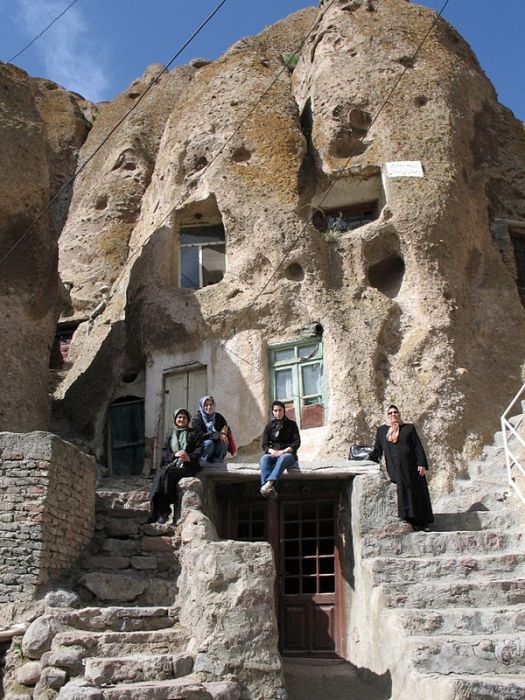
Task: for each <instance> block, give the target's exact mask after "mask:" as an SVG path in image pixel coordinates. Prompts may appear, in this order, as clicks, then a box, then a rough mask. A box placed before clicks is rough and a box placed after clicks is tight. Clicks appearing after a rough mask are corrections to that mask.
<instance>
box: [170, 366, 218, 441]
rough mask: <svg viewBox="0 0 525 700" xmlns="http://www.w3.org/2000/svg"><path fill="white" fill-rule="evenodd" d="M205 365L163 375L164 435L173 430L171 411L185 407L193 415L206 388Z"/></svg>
mask: <svg viewBox="0 0 525 700" xmlns="http://www.w3.org/2000/svg"><path fill="white" fill-rule="evenodd" d="M207 387H208V382H207V372H206V367H195V368H194V369H190V370H183V371H180V372H172V373H170V374H166V375H165V376H164V435H165V436H166V435H169V434H170V433H171V431H172V430H173V413H174V412H175V411H176V410H177V409H178V408H187V409H188V411H189V412H190V413H191V414H192V415H193V414H194V413H195V411H196V410H197V406H198V403H199V399H200V398H201V397H202V396H205V395H206V393H207V391H208V389H207Z"/></svg>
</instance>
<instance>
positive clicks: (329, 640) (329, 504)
mask: <svg viewBox="0 0 525 700" xmlns="http://www.w3.org/2000/svg"><path fill="white" fill-rule="evenodd" d="M294 486H295V485H292V484H290V483H286V487H287V493H286V494H285V493H282V497H281V495H280V496H279V498H278V499H277V500H275V501H271V500H264V499H262V498H261V497H260V496H258V495H256V494H255V492H253V491H251V490H249V489H248V487H247V485H246V486H244V487H243V488H241V489H240V490H242V491H243V493H242V494H241V493H237V494H234V492H233V491H229V493H228V495H226V493H225V494H224V496H225V497H226V498H224V496H223V498H224V501H226V504H227V506H226V512H225V516H226V520H225V522H226V526H225V531H224V534H225V535H226V537H231V538H234V539H239V540H247V541H252V542H253V541H257V540H259V541H260V540H266V541H268V542H270V543H271V544H272V546H273V550H274V554H275V564H276V569H277V581H276V605H277V615H278V620H279V641H280V650H281V653H282V654H283V655H285V656H312V657H334V656H338V655H340V652H341V637H342V628H343V620H342V606H341V605H340V604H339V600H340V599H341V597H342V596H341V582H342V581H341V579H342V577H341V570H340V549H339V538H338V536H337V504H338V499H339V496H338V494H337V493H334V492H333V491H331V492H325V493H323V489H319V487H318V485H317V484H316V485H315V487H313V488H312V491H314V489H315V491H318V492H319V491H320V492H319V493H316V494H315V495H312V493H311V492H310V493H305V492H304V491H303V490H302V489H301V492H300V493H298V492H297V491H296V492H294V488H293V487H294ZM283 490H284V489H283ZM307 490H308V489H307ZM228 496H229V498H228ZM224 501H223V502H224Z"/></svg>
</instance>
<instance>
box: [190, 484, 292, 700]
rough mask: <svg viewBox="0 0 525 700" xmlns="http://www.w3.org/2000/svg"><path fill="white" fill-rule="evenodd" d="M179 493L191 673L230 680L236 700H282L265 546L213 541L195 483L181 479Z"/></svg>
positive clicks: (271, 569) (268, 548) (268, 554)
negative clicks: (192, 663)
mask: <svg viewBox="0 0 525 700" xmlns="http://www.w3.org/2000/svg"><path fill="white" fill-rule="evenodd" d="M181 487H182V488H183V490H184V494H183V498H182V512H181V518H182V532H181V537H182V549H181V575H180V577H179V602H180V621H181V622H182V624H183V625H185V626H186V627H187V629H188V630H190V631H191V634H192V639H191V641H190V644H189V646H188V649H189V650H190V651H192V652H194V653H195V671H198V672H200V673H202V674H204V675H205V677H206V679H207V680H237V681H238V682H239V683H240V685H241V688H242V695H241V697H242V698H243V699H244V698H246V699H247V698H249V699H250V700H273V699H274V698H279V697H281V696H284V690H283V689H284V679H283V675H282V669H281V659H280V656H279V653H278V650H277V641H278V631H277V620H276V617H275V601H274V595H273V590H274V580H275V567H274V563H273V555H272V550H271V546H270V545H269V544H268V543H267V542H234V541H232V540H219V538H218V536H217V532H216V530H215V527H214V526H213V524H212V522H211V520H210V519H209V518H208V517H207V516H206V515H204V513H203V512H202V509H201V508H202V483H201V482H200V480H199V479H184V480H183V481H182V482H181Z"/></svg>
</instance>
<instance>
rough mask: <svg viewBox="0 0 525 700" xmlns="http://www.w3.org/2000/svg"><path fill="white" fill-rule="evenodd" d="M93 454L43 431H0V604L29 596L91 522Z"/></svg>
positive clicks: (76, 550)
mask: <svg viewBox="0 0 525 700" xmlns="http://www.w3.org/2000/svg"><path fill="white" fill-rule="evenodd" d="M95 480H96V468H95V461H94V459H93V458H92V457H88V455H86V454H84V453H83V452H80V450H78V449H77V448H76V447H74V446H73V445H71V444H69V443H67V442H63V441H62V440H61V439H60V438H58V437H57V436H56V435H52V434H51V433H46V432H33V433H0V604H1V603H8V602H16V601H23V600H31V599H33V598H34V597H35V594H36V593H37V591H38V587H39V586H40V585H42V584H45V583H47V582H49V581H52V580H53V579H55V578H57V577H58V576H59V575H60V573H61V572H62V571H64V570H65V569H67V568H69V567H70V566H71V565H72V564H73V563H74V561H75V560H76V559H77V558H78V556H79V555H80V553H81V551H82V549H83V548H84V547H85V546H86V545H87V544H88V543H89V541H90V539H91V537H92V534H93V527H94V513H95Z"/></svg>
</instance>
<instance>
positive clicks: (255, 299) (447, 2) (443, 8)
mask: <svg viewBox="0 0 525 700" xmlns="http://www.w3.org/2000/svg"><path fill="white" fill-rule="evenodd" d="M449 2H450V0H445V3H444V4H443V6H442V8H441V9H440V11H439V12H438V13H437V15H436V16H435V17H434V20H433V21H432V23H431V25H430V27H429V28H428V30H427V32H426V33H425V35H424V36H423V38H422V39H421V41H420V43H419V45H418V46H417V48H416V50H415V52H414V54H413V56H412V57H411V60H410V61H409V62H407V65H406V66H405V68H404V70H403V71H402V72H401V73H400V75H399V77H398V78H397V80H396V81H395V83H394V85H393V86H392V88H391V89H390V91H389V93H388V95H387V97H386V98H385V100H384V101H383V103H382V104H381V106H380V108H379V110H378V111H377V112H376V114H375V116H374V118H373V119H372V121H371V122H370V126H369V127H368V129H367V131H368V132H369V131H370V129H371V128H372V126H373V125H374V124H375V123H376V121H377V119H378V118H379V115H380V114H381V112H382V111H383V109H384V108H385V107H386V105H387V104H388V101H389V100H390V98H391V97H392V95H393V94H394V92H395V90H396V89H397V86H398V85H399V83H400V82H401V80H402V78H403V76H404V75H405V73H406V72H407V70H408V69H409V67H410V65H411V64H412V63H413V61H414V60H415V58H416V57H417V55H418V54H419V52H420V51H421V48H422V47H423V44H424V43H425V41H426V40H427V38H428V36H429V35H430V33H431V31H432V30H433V28H434V27H435V25H436V23H437V22H438V20H439V19H440V18H441V16H442V14H443V12H444V11H445V9H446V7H447V5H448V4H449ZM331 5H332V3H330V5H329V6H328V8H329V7H330V6H331ZM328 8H327V9H328ZM352 157H353V156H350V157H349V158H348V159H347V160H346V162H345V164H344V166H343V167H342V168H340V169H339V170H337V171H336V173H337V174H338V175H340V174H341V173H344V172H345V170H346V169H347V168H348V166H349V164H350V161H351V160H352ZM336 182H337V180H334V181H333V183H332V184H331V185H330V187H329V188H328V189H327V191H326V192H325V193H324V195H323V197H322V199H321V200H320V202H319V203H318V205H317V206H318V207H320V206H321V205H322V204H323V202H324V201H325V199H326V198H327V197H328V195H329V194H330V192H331V191H332V189H333V188H334V187H335V184H336ZM312 218H313V214H312V215H310V216H309V217H308V220H307V221H306V223H305V224H304V226H303V227H302V229H301V230H300V232H299V233H298V234H297V236H295V237H294V238H293V240H292V242H291V244H290V245H289V246H288V248H287V249H286V251H285V253H284V255H283V256H282V258H281V260H280V261H279V263H278V265H277V267H276V268H275V269H274V271H273V272H272V274H271V275H270V277H268V279H267V280H266V282H265V283H264V284H263V286H262V287H261V289H260V290H259V291H258V292H257V294H256V295H255V297H254V299H253V301H252V302H251V304H250V305H249V306H248V307H247V308H246V309H245V311H244V312H243V313H241V315H240V316H239V319H237V324H238V323H239V320H240V319H241V318H242V317H243V316H245V315H246V314H248V313H249V312H250V311H251V310H252V309H253V307H254V306H255V304H256V302H257V300H258V298H259V297H260V296H261V295H262V294H263V292H264V291H265V289H266V288H267V287H268V285H269V284H270V282H271V281H272V280H273V278H274V277H275V275H276V274H277V272H278V271H279V269H280V268H281V266H282V264H283V263H284V262H285V261H286V259H287V257H288V254H289V253H290V252H291V250H292V249H293V248H294V246H295V244H296V243H297V241H298V240H299V239H300V237H301V236H302V235H303V234H304V232H305V231H306V229H307V227H308V226H309V225H310V223H311V222H312ZM226 342H227V341H220V344H221V345H222V347H223V348H224V350H226V352H230V351H229V349H228V348H227V347H226ZM232 354H234V355H235V356H236V357H237V358H239V359H240V360H242V361H243V362H245V363H246V364H248V365H250V366H252V367H255V365H254V364H253V363H252V362H250V361H249V360H247V359H245V358H243V357H241V356H240V355H239V354H238V353H232ZM258 371H259V373H261V371H262V370H261V369H260V368H258Z"/></svg>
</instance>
